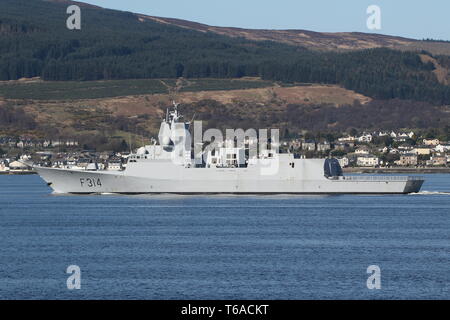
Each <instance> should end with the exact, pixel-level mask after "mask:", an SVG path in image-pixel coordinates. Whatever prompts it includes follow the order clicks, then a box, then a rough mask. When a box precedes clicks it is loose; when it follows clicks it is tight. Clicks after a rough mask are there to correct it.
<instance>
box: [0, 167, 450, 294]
mask: <svg viewBox="0 0 450 320" xmlns="http://www.w3.org/2000/svg"><path fill="white" fill-rule="evenodd" d="M425 176H426V178H427V181H426V183H425V185H424V187H423V190H425V191H430V192H428V193H427V192H424V193H423V194H417V195H390V196H354V195H348V196H346V195H344V196H315V197H311V196H295V197H288V196H278V197H276V196H270V197H268V196H267V197H266V196H258V197H256V196H255V197H247V196H246V197H244V196H216V197H211V196H196V197H191V196H131V197H130V196H56V195H51V194H50V192H51V191H50V189H49V188H48V187H47V186H46V185H45V183H43V182H42V181H41V180H40V178H39V177H38V176H0V298H2V299H85V298H91V299H136V298H139V299H141V298H142V299H356V298H362V299H406V298H412V299H419V298H424V299H432V298H443V299H449V298H450V175H425ZM445 193H447V194H445ZM73 264H75V265H78V266H79V267H80V268H81V289H80V290H68V289H67V286H66V279H67V277H68V276H69V275H68V274H66V268H67V267H68V266H69V265H73ZM374 264H375V265H378V266H379V267H380V268H381V286H382V287H381V289H380V290H369V289H367V287H366V280H367V277H368V276H369V275H368V274H367V273H366V269H367V267H368V266H369V265H374Z"/></svg>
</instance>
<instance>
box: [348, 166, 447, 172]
mask: <svg viewBox="0 0 450 320" xmlns="http://www.w3.org/2000/svg"><path fill="white" fill-rule="evenodd" d="M342 171H343V172H344V173H450V167H436V168H431V167H430V168H412V167H411V168H399V167H396V168H370V167H369V168H366V167H348V168H343V169H342Z"/></svg>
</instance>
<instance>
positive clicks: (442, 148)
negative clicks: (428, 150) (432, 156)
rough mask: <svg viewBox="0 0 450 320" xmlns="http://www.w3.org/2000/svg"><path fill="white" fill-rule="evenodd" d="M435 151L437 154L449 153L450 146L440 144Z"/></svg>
mask: <svg viewBox="0 0 450 320" xmlns="http://www.w3.org/2000/svg"><path fill="white" fill-rule="evenodd" d="M434 150H435V151H436V152H447V151H450V144H443V143H440V144H438V145H437V146H436V147H435V148H434Z"/></svg>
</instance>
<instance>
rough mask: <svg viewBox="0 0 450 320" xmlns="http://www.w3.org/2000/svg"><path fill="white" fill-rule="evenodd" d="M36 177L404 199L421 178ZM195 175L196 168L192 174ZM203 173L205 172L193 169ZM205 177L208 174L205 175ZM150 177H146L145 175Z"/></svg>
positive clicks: (53, 172) (73, 187) (73, 188)
mask: <svg viewBox="0 0 450 320" xmlns="http://www.w3.org/2000/svg"><path fill="white" fill-rule="evenodd" d="M36 170H37V172H38V174H39V175H40V176H41V177H42V178H43V179H44V180H45V181H46V182H47V183H48V185H49V186H50V187H51V188H53V190H54V191H55V193H77V194H92V193H121V194H143V193H156V194H158V193H175V194H405V193H414V192H418V191H419V190H420V188H421V186H422V184H423V180H422V179H411V178H408V177H395V178H389V177H345V178H343V177H341V178H340V179H335V180H330V179H327V178H324V177H322V178H320V179H319V178H317V179H314V178H313V177H305V178H303V179H291V178H285V177H280V176H279V175H277V176H275V177H270V176H258V175H256V174H252V173H251V172H250V173H249V172H247V175H248V176H249V177H247V176H246V175H242V174H241V173H236V171H238V170H242V169H234V171H233V170H224V171H221V172H220V174H217V173H216V171H210V172H204V171H201V173H202V174H200V175H199V174H197V173H195V174H193V175H192V177H190V176H189V175H187V176H186V175H185V176H180V177H179V178H178V179H174V178H173V177H172V178H170V179H168V178H164V177H160V176H158V175H155V176H154V177H151V174H147V176H143V177H140V176H136V175H129V174H126V173H125V172H123V171H122V172H100V171H94V172H91V171H77V170H62V169H53V168H36ZM191 170H194V169H191ZM195 170H205V171H208V169H195ZM203 172H204V173H205V174H206V176H204V174H203ZM149 175H150V176H149Z"/></svg>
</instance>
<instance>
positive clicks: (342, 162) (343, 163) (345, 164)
mask: <svg viewBox="0 0 450 320" xmlns="http://www.w3.org/2000/svg"><path fill="white" fill-rule="evenodd" d="M337 160H338V161H339V165H340V166H341V167H342V168H345V167H348V165H349V163H350V161H349V159H348V158H347V157H343V158H340V159H337Z"/></svg>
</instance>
